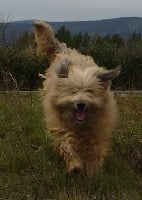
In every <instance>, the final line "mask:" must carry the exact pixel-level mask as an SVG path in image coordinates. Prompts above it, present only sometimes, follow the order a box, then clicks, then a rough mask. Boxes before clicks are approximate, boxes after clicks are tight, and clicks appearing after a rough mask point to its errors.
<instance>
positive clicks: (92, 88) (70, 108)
mask: <svg viewBox="0 0 142 200" xmlns="http://www.w3.org/2000/svg"><path fill="white" fill-rule="evenodd" d="M55 70H56V74H57V83H56V85H55V96H54V97H53V104H54V106H55V107H56V108H57V109H59V111H60V113H61V118H62V119H64V120H67V121H69V120H70V123H72V122H74V123H81V124H83V123H85V122H87V121H88V120H89V119H90V118H92V117H94V118H95V117H96V115H97V114H98V112H99V110H101V109H103V107H104V105H105V104H106V103H107V102H106V101H107V98H106V96H107V93H108V91H109V90H110V83H111V80H113V79H114V78H116V77H117V76H118V75H119V73H120V67H117V68H116V69H113V70H105V69H104V68H100V67H97V68H96V67H88V68H86V69H82V68H81V67H79V66H74V65H72V63H71V61H70V59H69V58H64V59H61V60H60V62H58V64H57V65H56V67H55Z"/></svg>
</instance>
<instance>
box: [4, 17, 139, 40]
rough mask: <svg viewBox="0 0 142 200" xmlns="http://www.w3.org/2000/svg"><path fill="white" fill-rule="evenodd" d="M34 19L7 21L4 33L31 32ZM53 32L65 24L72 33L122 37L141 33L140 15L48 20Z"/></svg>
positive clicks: (16, 34) (8, 34)
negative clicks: (79, 19)
mask: <svg viewBox="0 0 142 200" xmlns="http://www.w3.org/2000/svg"><path fill="white" fill-rule="evenodd" d="M33 21H34V20H21V21H13V22H8V23H7V29H6V35H7V37H8V38H9V37H10V35H11V34H12V35H14V34H15V37H16V36H18V35H19V34H21V33H23V32H32V31H33V26H32V23H33ZM44 21H45V20H44ZM48 23H49V24H50V25H51V26H52V27H53V29H54V30H55V32H57V31H58V30H59V28H60V27H61V26H65V27H66V29H67V30H69V31H70V32H71V33H72V34H75V33H79V32H81V33H82V34H85V33H86V32H87V33H88V34H89V35H90V36H92V35H94V34H99V35H101V36H105V35H114V34H119V35H121V36H122V37H129V35H130V34H132V33H134V32H136V33H138V34H140V35H142V18H141V17H119V18H112V19H102V20H88V21H63V22H48Z"/></svg>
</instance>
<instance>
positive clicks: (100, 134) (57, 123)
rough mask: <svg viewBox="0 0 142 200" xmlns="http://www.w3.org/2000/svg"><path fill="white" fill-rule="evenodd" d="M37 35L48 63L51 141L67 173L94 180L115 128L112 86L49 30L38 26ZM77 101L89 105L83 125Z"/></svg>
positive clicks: (46, 91) (46, 87)
mask: <svg viewBox="0 0 142 200" xmlns="http://www.w3.org/2000/svg"><path fill="white" fill-rule="evenodd" d="M34 31H35V39H36V42H37V46H38V51H40V52H41V53H43V54H45V55H47V56H48V57H49V60H50V68H48V69H47V71H46V73H45V80H44V82H43V90H42V97H43V109H44V114H45V121H46V124H47V129H48V130H47V135H48V136H49V137H51V138H52V141H53V146H54V147H55V149H57V151H58V152H59V154H60V155H61V156H62V157H63V159H64V160H65V163H66V167H67V170H68V171H69V172H72V171H82V172H83V173H85V174H87V176H89V177H92V176H93V175H95V174H96V173H97V172H98V169H99V168H100V166H101V165H102V161H103V159H104V156H105V155H106V153H107V150H108V145H109V143H110V138H111V135H112V131H113V129H114V126H115V122H116V113H117V112H116V110H117V109H116V105H115V100H114V97H113V94H112V92H111V91H110V81H109V80H107V81H103V80H101V79H100V78H98V74H101V73H103V72H106V71H107V70H106V69H104V68H102V67H98V66H97V65H96V64H95V63H94V61H93V59H92V58H91V57H89V56H84V55H81V54H80V53H79V52H77V51H76V50H72V49H70V48H67V47H66V45H65V44H61V43H60V42H59V41H58V40H57V39H55V37H54V32H53V30H52V28H51V27H50V26H49V25H48V24H46V23H44V22H41V21H36V22H35V23H34ZM66 65H67V66H66ZM64 68H65V69H64ZM62 71H63V72H62ZM64 71H65V73H64ZM78 101H82V102H85V104H86V105H87V112H86V118H85V120H84V121H83V122H82V123H81V122H78V121H77V120H76V118H75V113H74V112H75V111H74V108H75V104H76V102H78Z"/></svg>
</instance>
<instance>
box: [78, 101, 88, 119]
mask: <svg viewBox="0 0 142 200" xmlns="http://www.w3.org/2000/svg"><path fill="white" fill-rule="evenodd" d="M86 115H87V106H86V104H84V103H77V104H76V106H75V119H76V120H77V122H84V121H85V119H86Z"/></svg>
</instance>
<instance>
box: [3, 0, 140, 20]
mask: <svg viewBox="0 0 142 200" xmlns="http://www.w3.org/2000/svg"><path fill="white" fill-rule="evenodd" d="M134 16H137V17H142V0H70V1H69V0H0V18H2V19H7V18H8V20H9V21H15V20H25V19H41V20H48V21H81V20H98V19H108V18H116V17H134Z"/></svg>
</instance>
